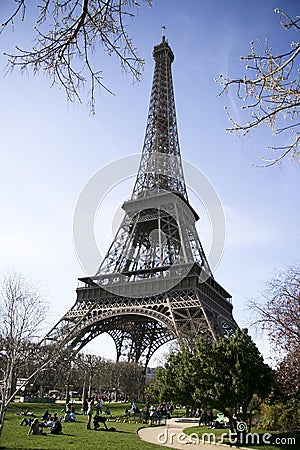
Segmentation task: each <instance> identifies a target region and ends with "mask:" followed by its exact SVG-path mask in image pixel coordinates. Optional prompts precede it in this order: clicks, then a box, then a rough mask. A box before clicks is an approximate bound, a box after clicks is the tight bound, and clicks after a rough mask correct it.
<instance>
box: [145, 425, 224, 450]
mask: <svg viewBox="0 0 300 450" xmlns="http://www.w3.org/2000/svg"><path fill="white" fill-rule="evenodd" d="M176 420H177V419H170V420H168V421H167V425H162V426H160V427H145V428H141V429H140V430H139V431H138V434H139V436H140V438H141V439H143V440H144V441H147V442H151V443H152V444H159V445H162V446H164V447H167V448H173V449H175V448H176V449H185V450H187V449H190V450H221V449H222V450H224V446H223V445H218V444H215V445H212V444H213V443H214V442H213V439H212V438H211V444H209V443H208V437H207V438H206V439H205V441H204V442H202V441H201V437H200V438H198V439H195V438H196V436H194V439H193V438H192V436H191V437H190V436H187V435H185V434H184V433H183V430H184V428H187V427H195V426H197V425H198V424H197V423H195V422H194V423H190V422H176ZM197 440H198V442H197ZM226 447H227V446H226Z"/></svg>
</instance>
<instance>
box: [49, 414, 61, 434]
mask: <svg viewBox="0 0 300 450" xmlns="http://www.w3.org/2000/svg"><path fill="white" fill-rule="evenodd" d="M49 433H50V434H62V426H61V423H60V420H58V417H55V418H54V420H53V424H52V426H51V428H50V431H49Z"/></svg>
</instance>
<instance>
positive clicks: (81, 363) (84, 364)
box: [75, 353, 102, 400]
mask: <svg viewBox="0 0 300 450" xmlns="http://www.w3.org/2000/svg"><path fill="white" fill-rule="evenodd" d="M101 360H102V358H101V357H100V356H96V355H90V354H84V353H79V354H78V355H77V358H76V360H75V367H77V368H79V369H81V370H82V371H83V372H84V377H83V378H84V383H83V384H84V385H83V393H82V400H84V399H85V398H86V396H85V390H86V386H87V391H88V393H87V397H91V395H92V390H93V387H94V385H93V383H94V379H95V377H96V375H97V374H99V373H100V370H101ZM86 376H87V378H86Z"/></svg>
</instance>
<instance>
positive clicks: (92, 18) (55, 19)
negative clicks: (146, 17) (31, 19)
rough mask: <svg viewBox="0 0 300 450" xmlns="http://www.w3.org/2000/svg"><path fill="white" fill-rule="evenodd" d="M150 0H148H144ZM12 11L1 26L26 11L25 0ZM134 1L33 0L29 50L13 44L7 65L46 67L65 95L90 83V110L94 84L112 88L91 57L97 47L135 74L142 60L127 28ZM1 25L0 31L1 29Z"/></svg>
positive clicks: (75, 96)
mask: <svg viewBox="0 0 300 450" xmlns="http://www.w3.org/2000/svg"><path fill="white" fill-rule="evenodd" d="M144 1H145V2H146V3H147V4H148V5H149V6H151V0H144ZM17 3H18V5H17V7H16V10H15V11H14V13H13V14H12V15H11V16H10V17H9V18H8V19H7V20H6V21H5V22H4V24H3V26H2V30H1V31H3V29H4V28H7V25H8V24H10V23H13V22H14V19H15V18H16V17H17V16H18V15H20V14H21V12H22V19H24V16H25V7H26V0H19V2H17ZM138 7H139V4H138V3H137V1H136V0H65V1H64V2H57V1H56V0H47V1H43V2H41V4H40V5H38V8H39V15H38V17H37V18H36V21H35V22H36V26H35V32H36V37H35V39H34V45H33V47H32V48H31V49H29V50H24V49H22V48H21V47H20V46H16V52H15V53H4V54H5V55H6V56H7V57H8V69H9V70H12V69H14V68H16V67H18V68H19V69H20V70H21V71H22V72H23V71H25V70H28V69H30V70H32V72H33V74H40V73H46V74H47V75H48V76H49V78H50V79H51V81H52V85H54V84H58V85H61V86H63V88H64V90H65V92H66V95H67V99H68V100H70V101H74V100H77V101H79V102H82V97H81V89H82V88H83V87H85V86H86V84H87V81H88V80H89V83H90V94H89V95H90V110H91V112H92V113H94V112H95V88H96V86H99V87H100V88H104V89H105V90H107V91H108V92H109V93H110V94H112V93H113V92H112V90H111V89H110V88H109V87H108V86H107V84H106V83H104V81H103V76H102V74H103V72H102V70H100V69H99V68H98V67H97V58H96V57H95V55H96V52H97V51H98V49H99V47H100V46H102V48H103V50H104V51H105V52H106V53H108V54H109V55H115V56H117V58H118V60H119V62H120V65H121V68H122V69H124V70H125V71H126V72H129V73H130V74H131V75H132V76H133V79H134V80H139V79H140V77H141V71H142V69H143V65H144V60H143V59H141V58H140V57H139V56H138V55H137V53H136V48H135V47H134V45H133V43H132V40H131V38H130V37H129V35H128V33H127V31H126V29H127V26H128V24H127V19H131V18H133V17H134V13H135V10H136V9H137V8H138ZM1 31H0V32H1Z"/></svg>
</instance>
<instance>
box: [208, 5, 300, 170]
mask: <svg viewBox="0 0 300 450" xmlns="http://www.w3.org/2000/svg"><path fill="white" fill-rule="evenodd" d="M275 12H276V13H279V14H280V24H281V25H282V26H283V27H284V28H285V29H294V30H296V31H299V29H300V27H299V23H300V18H299V17H296V19H295V20H292V19H291V18H290V17H289V16H288V15H287V14H286V13H284V12H282V11H280V10H278V9H276V10H275ZM258 44H259V47H260V51H259V52H258V53H257V51H256V46H255V44H254V42H252V43H251V53H250V54H249V55H248V56H246V57H241V60H246V61H250V62H251V63H252V64H251V65H246V69H248V70H251V71H254V76H253V77H251V76H250V77H249V76H246V75H245V76H244V77H242V78H235V79H231V78H230V77H224V76H223V75H220V77H219V80H216V81H217V82H219V83H220V84H221V85H222V90H221V92H220V93H219V96H221V95H222V94H224V93H226V92H228V91H229V89H230V88H231V87H233V86H235V87H236V95H237V98H238V99H239V100H241V101H242V102H244V104H245V105H243V106H242V110H244V111H246V110H247V111H249V120H248V121H247V122H246V123H240V122H238V121H236V120H234V119H233V117H232V116H231V114H230V113H229V110H228V108H225V109H226V113H227V116H228V119H229V120H230V122H231V123H232V127H230V128H228V129H227V131H228V132H233V131H234V132H237V133H238V134H239V133H240V134H241V135H243V136H245V135H246V134H247V133H249V131H251V130H252V129H254V128H256V127H258V126H261V125H263V124H266V125H268V126H269V127H270V128H271V130H272V134H273V135H274V136H279V135H280V134H281V135H282V138H284V139H285V138H286V136H288V139H289V142H288V143H287V144H285V145H283V146H268V147H267V148H268V150H271V151H272V152H273V154H274V157H272V158H266V157H264V156H261V155H260V158H261V159H262V160H263V161H264V164H263V166H264V167H267V166H272V165H274V164H276V163H278V162H279V161H281V160H282V159H284V158H286V157H289V158H293V159H296V160H297V161H299V162H300V151H299V137H300V131H299V130H300V128H299V121H297V120H296V119H297V117H298V115H299V107H300V72H299V70H298V67H297V61H298V59H299V54H300V43H299V42H292V43H291V49H290V50H289V51H287V52H285V53H282V54H279V55H274V54H273V52H272V49H271V48H270V46H269V42H268V39H266V40H265V43H264V45H262V44H261V43H260V42H259V41H258Z"/></svg>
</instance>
